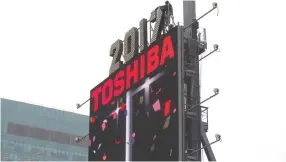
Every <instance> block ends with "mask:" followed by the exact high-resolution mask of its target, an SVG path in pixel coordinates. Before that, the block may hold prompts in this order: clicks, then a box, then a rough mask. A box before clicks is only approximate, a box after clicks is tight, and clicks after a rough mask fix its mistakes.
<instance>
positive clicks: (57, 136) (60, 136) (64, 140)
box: [53, 132, 70, 145]
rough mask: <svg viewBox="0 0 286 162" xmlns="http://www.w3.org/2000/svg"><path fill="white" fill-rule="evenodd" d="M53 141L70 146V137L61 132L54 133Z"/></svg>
mask: <svg viewBox="0 0 286 162" xmlns="http://www.w3.org/2000/svg"><path fill="white" fill-rule="evenodd" d="M53 141H55V142H58V143H61V144H68V145H69V144H70V135H69V134H67V133H62V132H54V138H53Z"/></svg>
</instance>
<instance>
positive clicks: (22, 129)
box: [7, 123, 30, 137]
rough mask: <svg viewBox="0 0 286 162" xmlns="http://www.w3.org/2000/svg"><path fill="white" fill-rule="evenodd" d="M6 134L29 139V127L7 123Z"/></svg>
mask: <svg viewBox="0 0 286 162" xmlns="http://www.w3.org/2000/svg"><path fill="white" fill-rule="evenodd" d="M7 129H8V130H7V131H8V133H10V134H14V135H17V136H24V137H29V131H30V127H29V126H23V125H20V124H14V123H8V128H7Z"/></svg>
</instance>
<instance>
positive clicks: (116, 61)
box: [109, 39, 123, 75]
mask: <svg viewBox="0 0 286 162" xmlns="http://www.w3.org/2000/svg"><path fill="white" fill-rule="evenodd" d="M122 51H123V42H122V40H120V39H118V40H117V41H115V42H114V43H113V44H112V45H111V47H110V53H109V55H110V56H111V57H113V59H112V62H111V66H110V69H109V75H111V74H112V73H113V72H115V71H116V70H118V69H120V68H121V67H122V66H123V62H122V61H121V60H120V58H121V56H122Z"/></svg>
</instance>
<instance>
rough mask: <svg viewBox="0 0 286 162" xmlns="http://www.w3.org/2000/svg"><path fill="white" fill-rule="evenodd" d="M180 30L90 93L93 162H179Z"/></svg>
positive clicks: (90, 155) (90, 140)
mask: <svg viewBox="0 0 286 162" xmlns="http://www.w3.org/2000/svg"><path fill="white" fill-rule="evenodd" d="M177 48H178V29H177V27H175V28H173V29H172V30H171V31H169V32H168V33H167V34H165V35H164V36H162V37H161V38H159V39H158V40H156V41H155V42H153V43H152V44H151V45H150V46H149V47H148V48H147V49H145V50H143V51H142V52H141V54H139V55H138V56H136V57H135V58H133V59H132V60H130V61H128V62H127V63H126V64H125V65H124V66H123V67H121V68H120V69H119V70H117V71H116V72H114V73H113V74H112V75H110V76H109V77H108V78H107V79H105V80H104V81H103V82H102V83H100V84H99V85H98V86H96V87H95V88H93V89H92V90H91V93H90V95H91V96H90V97H91V102H90V106H91V107H90V127H89V129H90V130H89V160H90V161H105V160H106V161H129V160H130V161H132V160H135V161H136V160H140V161H142V160H143V161H161V160H162V161H163V160H166V161H177V160H178V156H179V140H180V138H179V129H180V127H179V124H178V121H179V119H178V118H179V116H178V107H179V106H178V105H179V104H178V102H179V100H178V94H179V91H178V85H179V77H178V67H179V65H178V52H177V51H178V49H177Z"/></svg>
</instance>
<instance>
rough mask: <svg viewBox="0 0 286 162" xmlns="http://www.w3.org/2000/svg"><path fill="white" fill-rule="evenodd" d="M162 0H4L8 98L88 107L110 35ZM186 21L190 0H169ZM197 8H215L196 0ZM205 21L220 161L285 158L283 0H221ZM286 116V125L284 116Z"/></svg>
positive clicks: (2, 66) (1, 39)
mask: <svg viewBox="0 0 286 162" xmlns="http://www.w3.org/2000/svg"><path fill="white" fill-rule="evenodd" d="M164 2H165V1H164V0H121V1H116V0H109V1H95V0H85V1H82V0H41V1H39V0H25V1H23V0H1V1H0V97H1V98H6V99H12V100H17V101H23V102H27V103H33V104H37V105H43V106H47V107H52V108H56V109H60V110H65V111H71V112H75V113H80V114H85V115H89V104H86V105H84V106H83V107H82V108H81V109H76V103H82V102H84V101H85V100H87V99H88V98H89V94H90V90H91V89H92V88H93V87H95V86H96V85H97V84H99V83H100V82H101V81H102V80H104V79H105V78H106V77H108V70H109V67H110V64H111V61H112V58H111V57H110V56H109V50H110V46H111V44H112V43H113V42H114V41H115V40H117V39H123V38H124V35H125V32H127V31H128V30H129V29H130V28H131V27H138V26H139V21H140V20H141V19H142V18H147V19H149V17H150V13H151V12H152V11H153V10H154V9H155V8H156V7H157V6H159V5H163V4H164ZM170 2H171V3H172V4H173V7H174V14H175V21H176V22H180V23H183V0H170ZM196 2H197V16H200V15H202V14H204V13H205V12H207V11H208V10H209V9H211V8H212V2H213V1H210V0H197V1H196ZM216 2H217V3H218V6H219V14H218V16H217V12H216V11H214V12H212V13H211V14H209V15H208V16H206V17H205V18H203V19H202V20H200V27H203V28H206V29H207V39H208V45H209V46H208V51H211V50H212V45H213V44H218V45H219V47H220V49H221V52H218V53H215V54H213V55H211V56H209V57H207V58H206V59H204V60H203V63H202V74H201V78H202V82H201V86H202V89H201V92H202V93H201V98H202V99H204V98H207V97H209V96H210V95H212V94H213V88H219V89H220V94H219V95H218V96H217V97H215V98H213V99H212V100H210V101H208V102H207V103H206V104H204V106H208V107H210V109H209V132H208V133H207V135H208V137H209V140H210V141H213V140H214V139H215V137H214V135H215V134H216V133H219V134H221V136H222V140H223V141H222V142H220V143H217V144H214V145H213V150H214V153H215V155H216V158H217V160H218V162H230V161H237V162H238V161H272V162H274V161H279V162H285V161H286V149H285V145H286V138H285V137H286V126H285V123H286V119H285V117H284V116H285V112H286V111H285V110H284V108H286V106H285V102H284V100H285V92H286V86H285V82H286V77H285V72H284V71H285V69H286V64H285V58H286V57H285V56H284V54H283V53H285V52H284V50H283V48H282V47H283V46H284V45H285V43H284V41H283V37H285V36H286V32H285V29H286V25H285V21H284V20H285V17H284V15H286V11H285V9H284V8H285V7H284V6H285V4H286V2H284V1H282V0H281V1H278V0H272V1H265V0H259V1H258V0H251V1H250V0H248V1H246V0H218V1H216ZM283 123H284V124H283Z"/></svg>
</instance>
